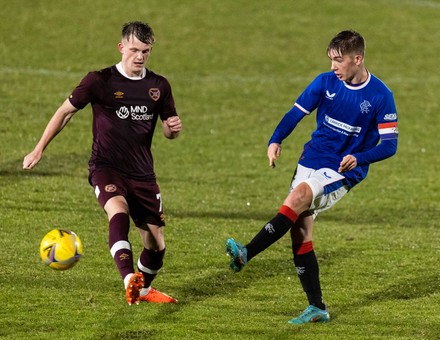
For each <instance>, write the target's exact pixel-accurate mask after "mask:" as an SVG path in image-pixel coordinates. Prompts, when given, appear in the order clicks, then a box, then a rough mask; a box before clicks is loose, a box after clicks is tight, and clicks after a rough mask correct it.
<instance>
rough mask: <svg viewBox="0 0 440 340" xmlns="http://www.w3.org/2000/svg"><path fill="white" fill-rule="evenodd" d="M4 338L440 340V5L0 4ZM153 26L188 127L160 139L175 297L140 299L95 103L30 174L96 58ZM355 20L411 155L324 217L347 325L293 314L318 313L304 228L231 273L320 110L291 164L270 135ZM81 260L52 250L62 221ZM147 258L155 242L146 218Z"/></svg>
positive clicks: (299, 137) (388, 165) (170, 284)
mask: <svg viewBox="0 0 440 340" xmlns="http://www.w3.org/2000/svg"><path fill="white" fill-rule="evenodd" d="M0 5H1V8H2V10H1V11H0V25H1V30H0V37H1V39H0V47H1V48H0V60H1V61H0V74H1V82H0V119H1V122H2V124H1V126H0V131H1V138H0V155H1V157H0V183H1V187H0V192H1V198H2V205H1V207H0V304H1V308H0V338H4V339H42V338H47V339H185V338H186V339H239V338H240V339H243V338H244V339H287V338H289V339H302V338H303V339H305V338H310V339H313V338H317V337H320V338H324V339H436V338H439V337H440V322H439V314H440V307H439V306H440V274H439V259H440V247H439V239H440V228H439V227H440V225H439V212H440V205H439V202H440V194H439V192H440V184H439V183H440V181H439V180H438V178H437V176H436V174H437V173H438V171H439V170H440V166H439V164H440V157H439V153H438V150H439V149H440V145H439V139H438V127H439V124H438V112H439V102H440V100H439V93H438V88H439V78H438V74H437V73H438V72H437V68H438V51H439V50H440V31H439V27H438V17H439V14H440V2H439V1H434V0H431V1H429V0H425V1H410V0H403V1H402V0H388V1H386V0H377V1H352V2H350V4H348V3H347V2H346V1H342V0H335V1H331V2H329V1H322V0H318V1H313V2H311V1H303V0H299V1H275V2H274V1H267V0H261V1H245V0H235V1H232V0H224V1H210V0H203V1H202V0H197V1H196V0H194V1H176V0H172V1H166V2H165V3H163V2H157V1H129V2H125V3H124V2H116V1H111V2H108V1H103V0H96V1H66V0H60V1H53V0H46V1H42V0H40V1H38V0H35V1H27V2H24V1H17V0H16V1H5V0H0ZM137 19H140V20H144V21H147V22H149V23H150V24H151V25H152V27H153V29H154V30H155V32H156V37H157V44H156V46H155V48H154V51H153V55H152V57H151V59H150V64H149V67H150V68H151V69H153V70H154V71H156V72H158V73H161V74H163V75H165V76H167V77H168V79H169V80H170V82H171V84H172V87H173V93H174V96H175V99H176V104H177V108H178V111H179V113H180V115H181V117H182V120H183V123H184V131H183V133H182V135H181V136H180V137H179V139H177V140H175V141H169V140H165V138H163V137H162V136H160V133H158V134H157V135H156V137H155V139H154V142H153V143H154V147H153V149H154V150H153V152H154V154H155V160H156V172H157V175H158V181H159V184H160V185H161V189H162V194H163V196H164V202H165V209H166V215H167V224H168V225H167V227H166V240H167V254H166V258H165V266H164V268H163V270H162V271H161V273H160V275H159V276H158V278H157V279H156V281H155V286H156V287H157V288H158V289H160V290H163V291H164V292H167V293H169V294H171V295H173V296H176V297H177V298H179V301H180V303H179V304H178V305H172V306H166V305H165V306H163V305H152V304H142V305H139V306H131V307H130V306H127V305H126V303H125V301H124V294H123V289H122V288H123V287H122V282H121V280H120V278H119V276H118V273H117V270H116V268H115V266H114V264H113V261H112V259H111V256H110V254H109V251H108V247H107V222H106V218H105V216H104V214H103V212H102V211H101V210H100V208H99V205H98V203H97V202H96V200H95V198H94V195H93V192H92V188H91V187H90V186H89V185H88V183H87V161H88V157H89V152H90V145H91V122H90V121H91V110H90V107H87V108H85V109H84V110H82V111H81V112H79V113H77V114H76V116H75V117H74V119H73V120H72V121H71V122H70V123H69V125H68V126H67V127H66V129H65V130H64V131H63V132H62V133H61V135H60V136H58V137H57V138H56V139H55V140H54V141H53V142H52V144H51V145H50V146H49V148H48V149H47V151H46V153H45V155H44V158H43V160H42V162H41V163H40V164H39V166H38V167H37V168H36V169H35V170H33V171H32V172H26V173H25V172H23V171H22V170H21V164H22V159H23V157H24V155H26V154H27V153H28V152H29V151H31V149H32V148H33V147H34V145H35V143H36V141H37V139H38V138H39V137H40V135H41V133H42V131H43V129H44V127H45V125H46V123H47V121H48V120H49V118H50V117H51V116H52V114H53V112H54V110H55V109H56V108H57V107H58V105H59V104H61V103H62V101H63V100H64V99H65V98H66V97H67V96H68V95H69V94H70V91H71V90H72V89H73V87H74V86H75V85H76V84H77V83H78V82H79V80H80V79H81V78H82V76H84V75H85V74H86V72H88V71H89V70H94V69H100V68H103V67H105V66H108V65H111V64H113V63H115V62H117V61H118V60H119V54H118V51H117V49H116V44H117V41H118V39H119V32H120V27H121V25H122V23H123V22H126V21H129V20H137ZM347 28H353V29H356V30H358V31H360V32H361V33H362V34H363V35H364V36H365V38H366V40H367V54H366V63H367V67H368V68H369V70H370V71H371V72H372V73H374V74H375V75H377V76H379V77H380V78H381V79H382V80H384V81H385V82H386V83H387V85H388V86H390V87H391V89H392V90H393V92H394V94H395V99H396V104H397V107H398V112H399V127H400V129H399V130H400V139H399V150H398V154H397V155H396V156H395V157H394V158H392V159H389V160H386V161H384V162H382V163H379V164H375V165H373V166H372V167H371V169H370V174H369V177H368V178H367V179H366V181H365V182H363V183H362V184H360V185H359V186H358V187H356V188H355V189H354V190H353V191H352V192H350V193H349V194H348V195H347V197H346V198H344V199H343V200H342V201H341V202H340V203H338V205H337V206H336V207H334V208H333V209H332V210H330V211H328V212H325V213H323V214H321V215H320V216H319V218H318V220H317V223H316V228H315V242H314V244H315V248H316V252H317V255H318V259H319V262H320V265H321V268H320V269H321V281H322V288H323V292H324V297H325V299H326V302H327V304H328V307H329V310H330V313H331V316H332V318H333V320H332V322H331V323H328V324H322V325H321V324H318V325H304V326H301V327H294V326H292V325H288V324H287V320H288V319H290V318H291V317H292V316H294V315H296V314H298V313H299V312H301V311H302V310H303V309H304V308H305V307H306V299H305V296H304V294H303V292H302V290H301V288H300V284H299V281H298V279H297V277H296V274H295V270H294V267H293V265H292V260H291V257H292V256H291V251H290V245H289V239H288V237H285V238H283V239H281V240H280V241H279V242H278V243H277V244H275V245H273V246H272V247H271V248H269V249H268V250H267V251H266V252H264V253H263V254H261V255H260V256H259V257H257V258H255V259H253V260H252V262H251V263H249V265H248V266H247V267H246V268H245V270H244V271H243V272H242V273H239V274H233V273H232V272H230V271H229V270H228V259H227V258H226V256H225V255H224V242H225V240H226V238H227V237H235V238H237V239H239V240H241V241H243V242H246V241H249V240H250V238H251V237H252V236H253V235H254V234H255V232H257V231H258V230H259V229H260V228H261V227H262V226H263V225H264V223H265V222H266V221H267V220H268V219H269V218H271V217H272V216H273V215H274V213H275V212H276V211H277V209H278V207H279V205H280V204H281V202H282V200H283V198H284V196H285V195H286V193H287V190H288V186H289V181H290V178H291V175H292V172H293V168H294V166H295V162H296V159H297V157H298V155H299V152H300V150H301V148H302V145H303V143H304V142H305V141H306V140H307V139H308V138H309V136H310V134H311V132H312V130H313V128H314V118H312V117H311V118H309V119H305V120H303V121H302V122H301V124H300V126H299V127H298V128H297V129H296V131H295V132H294V133H293V135H292V136H290V137H289V138H288V139H287V140H286V141H285V142H284V143H283V146H284V151H283V155H282V158H281V159H280V161H279V162H278V163H277V168H276V169H275V170H272V169H270V168H269V167H268V161H267V159H266V143H267V140H268V139H269V137H270V135H271V133H272V131H273V129H274V128H275V126H276V124H277V123H278V121H279V119H280V118H281V117H282V116H283V114H284V113H285V112H286V111H287V110H288V109H289V108H290V107H291V105H292V104H293V102H294V101H295V99H296V97H297V96H298V95H299V93H300V91H301V90H302V89H303V88H304V87H305V86H306V85H307V84H308V83H309V82H310V81H311V80H312V79H313V77H314V76H315V75H317V74H318V73H320V72H323V71H326V70H328V69H329V67H330V65H329V61H328V59H327V57H326V54H325V49H326V46H327V43H328V41H329V40H330V39H331V38H332V37H333V35H334V34H336V33H337V32H339V31H340V30H343V29H347ZM55 227H63V228H69V229H72V230H74V231H75V232H76V233H77V234H78V235H79V236H80V237H81V239H82V241H83V244H84V257H83V259H82V260H81V261H80V262H79V263H78V264H77V265H76V266H75V267H74V268H72V269H71V270H69V271H66V272H56V271H53V270H51V269H49V268H48V267H46V266H44V265H43V264H42V262H41V261H40V259H39V254H38V246H39V242H40V240H41V238H42V237H43V236H44V234H45V233H46V232H47V231H49V230H50V229H52V228H55ZM131 240H132V242H133V247H134V252H135V256H137V255H138V251H139V248H140V243H139V241H138V237H137V235H136V233H135V231H134V230H133V231H132V235H131Z"/></svg>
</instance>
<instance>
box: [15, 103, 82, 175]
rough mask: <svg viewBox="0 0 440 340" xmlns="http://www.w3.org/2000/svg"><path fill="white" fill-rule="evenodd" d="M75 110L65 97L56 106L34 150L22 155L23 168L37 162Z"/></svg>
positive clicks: (28, 168) (30, 167) (26, 168)
mask: <svg viewBox="0 0 440 340" xmlns="http://www.w3.org/2000/svg"><path fill="white" fill-rule="evenodd" d="M77 111H78V109H77V108H76V107H74V106H73V105H72V104H71V103H70V101H69V99H66V101H65V102H64V103H63V104H62V105H61V106H60V107H59V108H58V110H56V112H55V114H54V115H53V116H52V118H51V119H50V121H49V123H48V124H47V126H46V129H45V130H44V132H43V135H42V136H41V138H40V140H39V141H38V143H37V145H36V146H35V148H34V150H33V151H32V152H31V153H30V154H28V155H27V156H26V157H24V160H23V169H25V170H30V169H32V168H33V167H34V166H35V165H37V164H38V162H39V161H40V160H41V157H42V156H43V152H44V150H45V149H46V147H47V146H48V145H49V143H50V142H51V141H52V139H54V138H55V136H56V135H57V134H58V133H59V132H60V131H61V130H62V129H63V128H64V127H65V126H66V124H67V123H68V122H69V120H70V118H72V116H73V115H74V114H75V112H77Z"/></svg>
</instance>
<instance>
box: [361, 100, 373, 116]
mask: <svg viewBox="0 0 440 340" xmlns="http://www.w3.org/2000/svg"><path fill="white" fill-rule="evenodd" d="M370 107H371V104H370V102H369V101H368V100H364V101H363V102H362V103H361V105H360V108H361V113H368V112H370Z"/></svg>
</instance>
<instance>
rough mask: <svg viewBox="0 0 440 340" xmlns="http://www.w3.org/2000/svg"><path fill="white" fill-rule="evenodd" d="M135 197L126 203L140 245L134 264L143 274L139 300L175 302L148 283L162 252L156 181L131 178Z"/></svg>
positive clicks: (162, 227) (160, 208) (162, 225)
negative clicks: (137, 258)
mask: <svg viewBox="0 0 440 340" xmlns="http://www.w3.org/2000/svg"><path fill="white" fill-rule="evenodd" d="M131 187H132V190H133V194H134V195H135V197H136V201H134V202H132V203H131V204H130V214H131V216H132V217H133V221H134V222H135V224H136V227H137V229H138V231H139V234H140V237H141V240H142V245H143V249H142V251H141V254H140V256H139V260H138V262H137V266H138V269H139V271H140V272H141V273H142V274H143V276H144V280H145V281H144V288H143V289H142V290H141V292H140V300H141V301H147V302H154V303H176V302H177V300H176V299H174V298H172V297H170V296H168V295H166V294H163V293H161V292H159V291H157V290H155V289H154V288H152V287H151V283H152V282H153V280H154V278H155V277H156V275H157V274H158V273H159V271H160V269H161V268H162V266H163V259H164V256H165V249H166V248H165V237H164V231H165V221H164V215H163V205H162V199H161V194H160V189H159V186H158V185H157V184H156V183H153V182H149V183H145V182H139V181H131Z"/></svg>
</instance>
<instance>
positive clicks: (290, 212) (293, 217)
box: [278, 205, 298, 223]
mask: <svg viewBox="0 0 440 340" xmlns="http://www.w3.org/2000/svg"><path fill="white" fill-rule="evenodd" d="M278 212H279V213H280V214H283V215H284V216H286V217H287V218H288V219H289V220H291V221H292V222H293V223H295V222H296V220H297V219H298V215H297V214H296V212H294V211H293V210H292V209H290V208H289V207H288V206H287V205H282V206H281V208H280V210H279V211H278Z"/></svg>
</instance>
